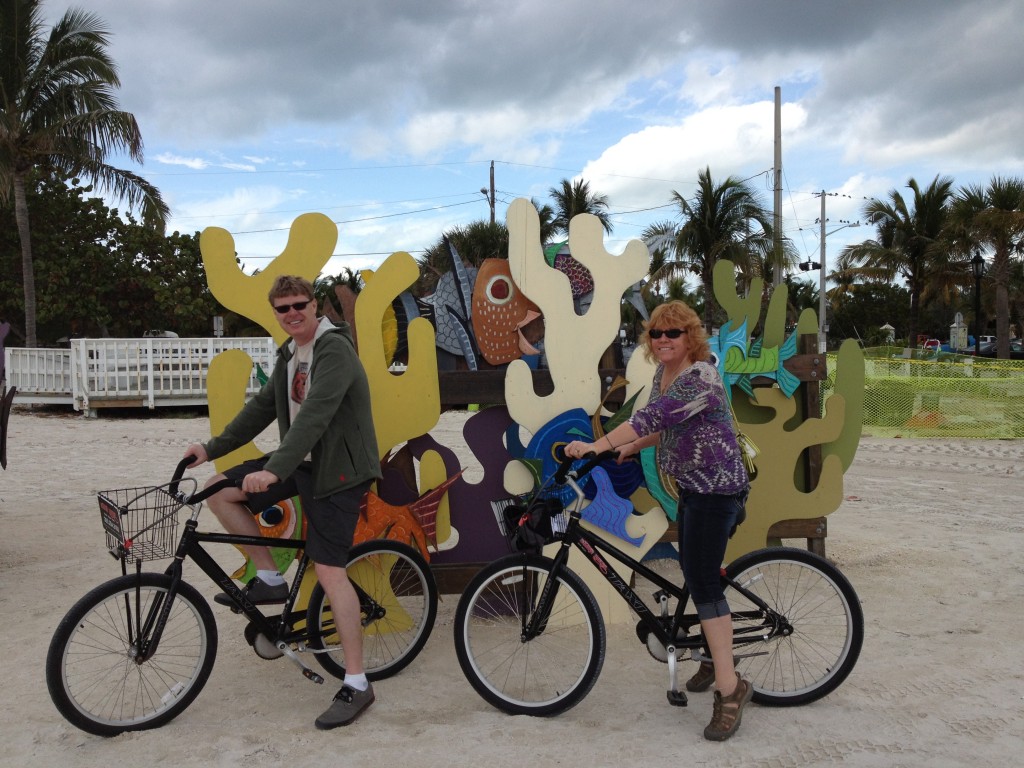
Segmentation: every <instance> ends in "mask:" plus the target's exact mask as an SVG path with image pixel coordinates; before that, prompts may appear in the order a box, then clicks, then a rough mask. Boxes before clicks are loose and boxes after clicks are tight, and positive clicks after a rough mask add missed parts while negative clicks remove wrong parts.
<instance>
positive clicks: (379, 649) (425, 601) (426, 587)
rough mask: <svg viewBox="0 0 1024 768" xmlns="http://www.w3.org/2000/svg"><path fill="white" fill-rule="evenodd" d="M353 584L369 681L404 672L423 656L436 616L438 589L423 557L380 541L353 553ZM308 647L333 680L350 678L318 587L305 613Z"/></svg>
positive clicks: (350, 568) (331, 617)
mask: <svg viewBox="0 0 1024 768" xmlns="http://www.w3.org/2000/svg"><path fill="white" fill-rule="evenodd" d="M345 571H346V573H347V574H348V578H349V580H350V581H351V582H352V585H353V587H354V588H355V590H356V592H357V594H359V611H360V620H361V621H362V625H363V667H364V669H365V670H366V676H367V677H368V678H369V679H370V680H382V679H384V678H386V677H391V676H392V675H394V674H397V673H398V672H400V671H401V670H403V669H405V667H407V666H408V665H409V663H410V662H412V660H413V659H415V658H416V656H418V655H419V652H420V651H422V650H423V646H424V645H426V643H427V639H428V638H429V637H430V630H431V629H433V627H434V619H435V618H436V616H437V585H436V584H435V583H434V575H433V573H431V571H430V566H428V565H427V563H426V561H425V560H424V559H423V556H422V555H421V554H420V553H419V552H417V551H416V550H415V549H413V548H412V547H410V546H408V545H406V544H402V543H400V542H397V541H387V540H384V539H376V540H373V541H367V542H364V543H362V544H358V545H356V546H355V547H353V548H352V552H351V554H350V556H349V561H348V565H347V566H345ZM306 621H307V626H309V627H311V632H310V640H309V645H310V647H311V648H313V650H314V651H315V652H316V660H317V661H318V662H320V665H321V666H322V667H323V668H324V669H326V670H327V671H328V672H329V673H330V674H332V675H334V676H335V677H337V678H340V679H344V677H345V651H344V649H343V648H342V647H341V640H340V638H339V637H338V633H337V630H336V628H335V626H334V614H333V613H332V612H331V605H330V601H329V600H328V599H327V594H326V593H325V592H324V589H323V587H322V586H321V585H320V584H319V583H318V584H317V585H316V586H315V587H314V588H313V591H312V593H311V594H310V597H309V605H308V607H307V611H306Z"/></svg>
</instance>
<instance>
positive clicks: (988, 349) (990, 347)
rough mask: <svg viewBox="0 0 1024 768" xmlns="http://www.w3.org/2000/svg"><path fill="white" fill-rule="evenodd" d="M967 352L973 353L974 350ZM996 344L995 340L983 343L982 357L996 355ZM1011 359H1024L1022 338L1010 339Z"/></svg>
mask: <svg viewBox="0 0 1024 768" xmlns="http://www.w3.org/2000/svg"><path fill="white" fill-rule="evenodd" d="M967 354H969V355H973V354H974V352H973V351H971V352H968V353H967ZM996 356H997V351H996V344H995V342H991V343H986V342H982V343H981V357H993V358H994V357H996ZM1010 359H1011V360H1024V342H1022V341H1021V340H1020V339H1012V340H1011V341H1010Z"/></svg>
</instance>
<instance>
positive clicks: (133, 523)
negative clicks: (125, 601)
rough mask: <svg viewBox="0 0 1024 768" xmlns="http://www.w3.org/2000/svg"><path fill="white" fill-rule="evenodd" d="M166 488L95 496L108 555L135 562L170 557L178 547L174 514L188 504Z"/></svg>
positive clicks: (99, 492)
mask: <svg viewBox="0 0 1024 768" xmlns="http://www.w3.org/2000/svg"><path fill="white" fill-rule="evenodd" d="M170 485H171V483H166V484H164V485H156V486H142V487H139V488H118V489H115V490H111V491H98V492H97V493H96V497H97V499H98V501H99V505H100V521H101V522H102V523H103V530H104V531H105V532H106V536H107V549H108V550H109V551H110V554H112V555H113V556H114V557H116V558H118V559H121V558H124V559H129V560H135V561H141V560H159V559H161V558H166V557H173V556H174V550H175V548H176V547H177V545H178V511H179V510H180V509H181V508H182V507H184V506H188V505H186V504H185V503H183V502H182V501H180V500H179V499H177V498H176V497H175V496H174V495H172V494H171V492H170V490H169V486H170Z"/></svg>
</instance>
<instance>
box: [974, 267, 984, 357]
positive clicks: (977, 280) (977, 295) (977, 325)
mask: <svg viewBox="0 0 1024 768" xmlns="http://www.w3.org/2000/svg"><path fill="white" fill-rule="evenodd" d="M971 273H972V274H973V275H974V355H975V357H977V356H979V355H980V354H981V278H983V277H984V276H985V260H984V259H983V258H981V251H980V250H978V249H975V251H974V258H973V259H971Z"/></svg>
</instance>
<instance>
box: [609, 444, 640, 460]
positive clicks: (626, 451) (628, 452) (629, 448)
mask: <svg viewBox="0 0 1024 768" xmlns="http://www.w3.org/2000/svg"><path fill="white" fill-rule="evenodd" d="M615 450H616V451H618V454H619V457H618V458H617V459H615V463H616V464H621V463H622V462H624V461H627V460H628V459H629V457H630V456H635V455H637V454H638V453H640V446H639V445H638V444H637V442H636V441H633V442H629V443H625V444H623V445H619V446H616V447H615Z"/></svg>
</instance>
